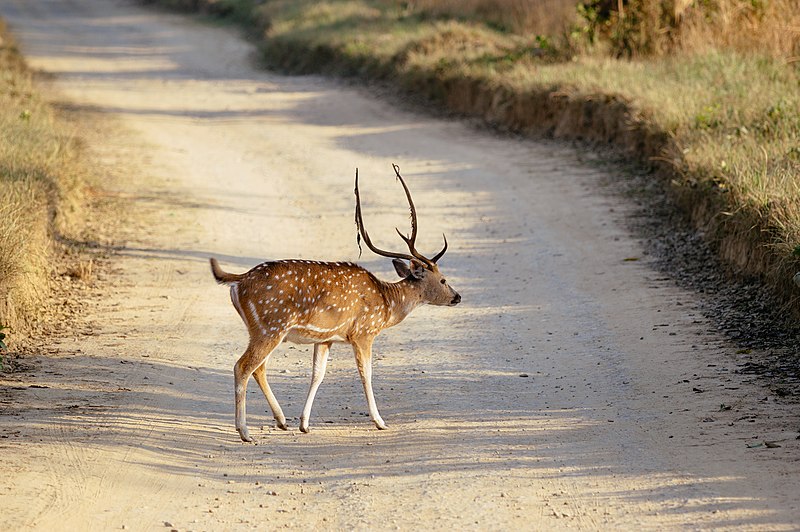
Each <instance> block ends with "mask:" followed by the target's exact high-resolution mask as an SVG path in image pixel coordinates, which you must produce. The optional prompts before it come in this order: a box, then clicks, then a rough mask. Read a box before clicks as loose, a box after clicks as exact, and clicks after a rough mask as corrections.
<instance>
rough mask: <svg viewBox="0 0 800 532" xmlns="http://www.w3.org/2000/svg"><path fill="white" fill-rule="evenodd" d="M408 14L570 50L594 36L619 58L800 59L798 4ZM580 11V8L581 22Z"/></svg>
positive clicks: (723, 2)
mask: <svg viewBox="0 0 800 532" xmlns="http://www.w3.org/2000/svg"><path fill="white" fill-rule="evenodd" d="M401 5H405V6H407V9H408V10H409V12H412V13H416V14H424V15H427V16H430V17H439V18H441V17H448V18H451V19H457V20H466V21H473V22H482V23H487V24H489V25H491V26H492V27H494V28H496V29H500V30H503V31H510V32H513V33H516V34H519V35H541V36H546V37H547V38H549V39H551V40H554V42H555V43H556V44H560V45H562V46H565V45H567V43H566V42H564V41H561V40H559V37H561V36H563V35H566V34H567V33H570V34H571V38H572V43H571V44H572V45H576V46H580V44H582V43H580V42H576V41H575V39H580V38H581V36H583V37H586V36H587V35H591V40H592V41H593V43H594V44H595V45H596V46H598V47H599V48H600V51H601V52H602V51H606V52H610V53H614V54H617V55H627V56H641V55H654V54H655V55H663V54H671V53H687V52H691V53H707V52H709V51H710V50H712V49H717V50H721V49H726V50H735V51H737V52H740V53H748V54H749V53H753V52H757V53H761V54H765V55H770V56H772V57H776V58H780V59H783V60H787V61H792V62H793V61H798V60H800V2H798V1H797V0H768V1H752V0H704V1H699V0H694V1H692V0H666V1H650V0H625V2H623V10H622V11H621V12H619V11H617V8H618V3H617V1H616V0H595V1H582V2H581V1H575V0H410V1H406V2H402V3H401ZM578 5H581V9H580V15H579V14H578V9H576V8H577V7H578Z"/></svg>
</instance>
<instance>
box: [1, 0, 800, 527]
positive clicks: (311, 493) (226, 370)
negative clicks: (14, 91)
mask: <svg viewBox="0 0 800 532" xmlns="http://www.w3.org/2000/svg"><path fill="white" fill-rule="evenodd" d="M0 12H2V13H3V16H4V17H5V18H6V19H7V20H8V22H9V23H10V26H11V28H12V30H13V31H14V32H15V34H16V36H17V38H18V39H19V41H20V43H21V46H22V49H23V51H24V52H25V54H26V56H27V57H28V58H29V60H30V61H31V63H32V64H33V66H34V67H36V68H39V69H42V70H43V71H45V72H48V73H50V74H53V81H52V83H53V87H54V90H56V91H58V94H59V95H60V96H59V98H60V99H61V101H60V104H61V106H62V108H63V109H64V110H65V112H69V113H71V114H73V115H75V116H76V117H77V118H78V119H79V120H80V122H79V123H82V124H86V125H85V126H84V127H83V128H82V129H81V131H80V132H79V133H80V134H81V136H83V137H84V138H86V139H87V145H88V146H89V149H90V150H91V152H92V156H93V157H94V158H95V160H96V161H98V163H97V164H98V169H99V170H101V171H102V173H103V174H104V175H105V180H104V183H103V184H104V187H105V190H106V193H107V194H109V195H110V196H112V197H113V198H114V200H115V201H116V202H117V203H118V204H121V205H122V206H123V208H124V214H125V223H124V224H122V225H121V226H119V227H117V226H116V225H114V224H109V227H108V228H107V230H108V231H110V232H112V233H113V234H114V235H115V243H114V244H113V245H107V244H106V245H105V247H106V248H107V249H106V250H103V251H114V257H113V259H112V260H111V261H110V263H109V264H108V266H107V268H106V270H105V271H102V270H101V272H100V273H99V274H98V275H96V276H94V280H93V283H92V286H91V288H90V289H89V294H90V295H92V297H88V298H87V297H82V298H81V300H80V304H81V305H83V306H84V307H85V308H84V309H83V313H82V317H76V318H75V320H76V321H75V322H74V323H71V324H70V325H69V326H68V327H65V328H64V329H63V330H61V331H58V332H56V333H54V334H51V335H48V336H47V337H43V338H41V339H40V348H39V350H38V352H37V353H32V354H30V355H29V356H27V357H26V358H25V359H24V361H23V362H24V365H22V366H17V369H18V371H16V372H13V373H6V374H2V375H1V377H2V381H0V385H1V386H2V387H1V388H0V413H1V414H2V417H0V449H2V456H3V460H2V461H1V462H0V472H2V474H1V475H0V503H2V507H3V512H2V514H1V515H0V529H3V530H18V529H34V530H40V529H41V530H45V529H54V528H55V529H123V528H124V529H135V530H139V529H164V528H167V529H176V530H228V529H230V530H238V529H246V528H278V527H298V528H299V527H302V528H311V527H319V528H323V529H342V528H347V529H354V528H355V529H388V528H400V529H410V528H413V529H420V528H421V529H432V528H442V527H447V528H456V527H457V528H459V529H461V528H466V529H482V530H483V529H512V528H513V529H520V528H523V529H571V528H579V529H601V528H602V529H612V528H613V529H631V528H634V527H636V528H642V529H645V530H653V529H663V528H696V529H709V528H720V529H743V530H748V529H750V530H791V529H796V526H797V523H798V522H800V508H798V501H797V496H796V494H797V493H800V475H798V472H800V461H799V460H798V458H800V440H798V439H797V437H798V428H800V423H798V415H797V406H796V404H794V403H792V402H791V401H790V400H789V399H791V397H787V396H786V395H787V394H785V393H780V392H779V391H778V390H775V389H771V388H769V387H765V386H764V383H763V382H762V381H761V377H757V376H753V375H751V374H750V373H748V372H747V369H748V368H749V367H750V366H748V364H753V361H754V360H760V359H759V358H758V355H759V353H760V351H759V349H761V347H759V346H753V345H751V344H748V343H746V342H741V341H739V340H737V339H736V338H734V337H732V336H731V335H726V334H725V333H724V331H721V330H720V329H719V328H718V327H717V326H716V325H715V322H714V321H713V320H711V319H709V318H707V317H706V316H705V314H704V312H703V309H704V307H705V306H707V301H708V300H707V299H706V300H704V299H703V298H702V297H700V296H698V294H697V293H696V291H695V290H691V289H689V288H686V287H682V286H679V285H678V283H676V282H675V281H674V279H673V278H672V277H671V276H667V275H665V274H664V273H663V272H662V271H660V270H659V264H661V261H660V260H659V259H658V258H657V255H658V254H655V253H653V252H652V248H650V247H648V244H647V242H644V241H642V239H641V238H637V237H635V233H632V232H631V230H630V228H629V226H628V223H629V222H628V220H629V216H637V213H640V212H641V211H640V209H639V208H638V207H637V206H636V202H635V201H631V200H630V199H626V198H622V197H620V195H618V194H609V193H607V188H608V187H607V184H608V183H609V182H614V181H616V180H617V178H618V176H616V175H615V172H617V171H618V170H615V169H614V168H609V167H607V166H604V165H602V164H599V162H598V160H597V156H595V155H592V154H591V153H590V152H586V151H584V150H582V149H580V148H578V149H576V148H575V147H572V146H569V145H565V144H559V143H554V142H531V141H525V140H520V139H510V138H501V137H499V136H496V135H493V134H491V133H489V132H485V131H476V130H475V129H474V128H471V127H469V126H468V125H465V124H463V123H460V122H455V121H446V120H441V119H438V118H430V117H428V116H425V115H423V114H417V113H414V112H410V111H408V110H407V109H398V108H397V107H394V106H392V105H390V104H389V103H387V101H386V100H383V99H376V98H374V97H373V96H371V95H370V94H368V93H367V92H366V91H362V90H357V89H354V88H352V87H343V86H341V85H339V84H336V83H334V82H331V81H329V80H324V79H320V78H316V77H301V78H292V77H282V76H278V75H274V74H269V73H265V72H263V71H260V70H258V69H256V68H254V67H253V66H252V63H251V54H252V50H251V48H250V45H248V44H247V43H246V42H244V41H243V40H241V39H240V38H239V37H238V36H237V35H236V34H234V33H233V32H231V31H230V30H228V29H225V28H215V27H209V26H206V25H201V24H199V23H197V22H195V21H192V20H191V19H187V18H184V17H180V16H173V15H167V14H164V13H161V12H154V11H149V10H145V9H142V8H139V7H136V6H133V5H131V4H129V3H127V2H124V1H121V0H114V1H111V2H109V1H106V0H49V1H36V2H30V1H28V0H0ZM90 124H96V126H90ZM392 162H395V163H397V164H399V165H400V167H401V169H402V171H403V174H404V176H406V178H407V180H408V182H409V186H410V187H411V189H412V192H413V193H414V197H415V201H416V204H417V209H418V212H419V216H420V237H419V240H418V247H419V248H420V249H422V250H425V251H428V252H431V251H433V250H436V249H438V248H439V246H440V239H441V232H445V233H446V234H447V235H448V241H449V242H450V250H449V251H448V253H447V255H445V257H444V258H443V259H442V260H441V261H440V265H441V267H442V270H443V272H444V273H445V274H446V275H447V278H448V281H449V282H450V284H451V285H452V286H453V287H454V288H456V289H457V290H458V291H459V292H460V293H461V295H462V297H463V302H462V303H461V305H459V306H457V307H453V308H420V309H418V310H416V311H415V312H414V313H413V314H412V315H411V316H410V317H409V318H407V319H406V321H405V322H403V323H402V324H401V325H399V326H397V327H395V328H392V329H388V330H387V331H385V332H384V333H383V334H382V335H381V336H380V337H379V338H378V340H377V342H376V345H375V353H376V360H375V362H374V365H375V375H374V380H375V392H376V398H377V401H378V406H379V408H380V409H381V413H382V416H383V418H384V419H385V420H386V422H387V423H388V424H389V426H390V429H389V430H387V431H378V430H376V429H375V427H374V425H372V424H371V423H370V421H369V419H368V418H367V417H366V402H365V399H364V397H363V391H362V390H361V384H360V381H359V380H358V377H357V373H356V370H355V364H354V362H353V357H352V354H351V353H350V350H349V349H347V348H345V347H343V346H334V349H333V351H332V360H331V363H330V364H329V369H328V375H327V377H326V380H325V382H324V383H323V385H322V387H321V388H320V391H319V393H318V395H317V400H316V402H315V405H314V411H313V413H312V418H311V427H312V432H311V433H310V434H302V433H300V432H299V430H298V428H297V427H298V416H299V414H300V412H301V409H302V405H303V401H304V399H305V394H306V391H307V386H308V384H309V380H310V360H311V353H310V350H309V349H307V348H305V347H295V346H290V345H284V346H282V347H280V348H279V349H278V350H277V352H276V353H275V354H274V355H273V357H272V359H271V361H270V366H269V368H268V375H269V379H270V382H271V383H272V385H273V389H274V391H275V393H276V395H277V397H278V399H279V401H281V404H282V406H283V408H284V411H285V412H286V413H287V416H288V417H289V425H290V428H291V430H289V431H281V430H278V429H276V428H275V427H274V421H273V420H272V416H271V414H270V413H268V412H267V411H266V410H267V405H266V401H264V399H263V396H261V392H260V391H259V390H258V389H257V387H256V386H251V387H250V392H249V394H250V396H249V397H248V406H249V411H248V414H249V416H248V420H249V423H250V431H251V434H252V435H253V436H255V437H256V438H257V444H256V445H253V444H243V443H242V442H241V441H240V440H239V437H238V435H237V434H236V431H235V430H234V426H233V378H232V366H233V363H234V362H235V360H236V358H237V357H238V356H239V355H240V354H241V353H242V352H243V350H244V347H245V346H246V343H247V337H246V332H245V330H244V327H243V326H242V324H241V321H240V320H239V318H238V316H237V315H236V312H235V310H234V309H233V307H232V305H231V303H230V300H229V297H228V293H227V290H226V289H225V288H223V287H219V286H217V285H216V284H215V283H214V281H213V279H212V277H211V274H210V272H209V269H208V262H207V260H208V257H210V256H216V257H217V258H218V259H220V261H221V262H222V264H223V266H224V267H225V268H226V269H227V270H229V271H237V272H239V271H245V270H247V269H249V268H250V267H252V266H254V265H255V264H258V263H259V262H261V261H262V260H265V259H268V258H300V259H314V260H358V261H359V262H360V263H361V264H362V265H363V266H365V267H367V268H368V269H370V270H371V271H373V272H375V273H376V274H377V275H379V276H380V277H383V278H385V279H391V278H392V277H394V272H393V269H392V267H391V263H390V261H388V260H386V259H382V258H377V257H375V256H373V255H368V254H365V255H364V256H363V257H361V258H360V259H359V257H358V247H357V245H356V241H355V227H354V224H353V199H354V198H353V195H352V186H353V175H354V170H355V167H358V168H359V175H360V178H361V188H362V195H363V196H362V197H363V201H364V209H365V221H366V223H367V225H368V227H369V229H370V232H371V235H372V237H373V238H374V239H375V240H376V244H377V245H378V246H380V247H395V246H399V245H400V244H402V243H401V242H400V241H399V239H398V238H397V236H396V235H395V234H394V231H393V230H394V227H395V226H398V227H401V228H402V227H405V226H406V225H407V223H408V221H407V211H406V207H405V205H404V202H403V196H402V190H401V189H399V185H398V184H397V183H396V182H395V180H394V179H393V173H392V170H391V166H390V164H391V163H392ZM98 246H99V247H100V248H102V247H103V246H104V244H102V243H99V244H98Z"/></svg>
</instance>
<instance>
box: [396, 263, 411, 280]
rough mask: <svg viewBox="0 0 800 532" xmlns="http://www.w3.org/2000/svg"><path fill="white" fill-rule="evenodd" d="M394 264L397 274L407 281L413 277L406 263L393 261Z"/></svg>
mask: <svg viewBox="0 0 800 532" xmlns="http://www.w3.org/2000/svg"><path fill="white" fill-rule="evenodd" d="M392 264H394V271H396V272H397V275H399V276H400V277H402V278H403V279H405V278H406V277H408V276H409V275H411V268H409V267H408V264H406V263H405V262H404V261H402V260H400V259H393V260H392Z"/></svg>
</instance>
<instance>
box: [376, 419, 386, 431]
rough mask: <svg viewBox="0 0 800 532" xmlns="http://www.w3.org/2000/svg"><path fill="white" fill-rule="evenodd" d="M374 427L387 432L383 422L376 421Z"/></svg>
mask: <svg viewBox="0 0 800 532" xmlns="http://www.w3.org/2000/svg"><path fill="white" fill-rule="evenodd" d="M375 426H376V427H378V430H389V425H387V424H386V423H384V422H383V421H376V422H375Z"/></svg>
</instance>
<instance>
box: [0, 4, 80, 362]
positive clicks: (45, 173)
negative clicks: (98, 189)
mask: <svg viewBox="0 0 800 532" xmlns="http://www.w3.org/2000/svg"><path fill="white" fill-rule="evenodd" d="M33 78H34V75H33V73H32V72H31V70H30V69H29V68H28V66H27V65H26V63H25V61H24V59H23V58H22V57H21V55H20V54H19V52H18V51H17V48H16V45H15V44H14V41H13V40H12V38H11V37H10V35H9V33H8V31H7V29H6V27H5V24H4V23H3V21H2V20H0V325H2V326H4V327H7V328H8V330H6V333H7V334H8V339H7V340H6V343H8V344H9V346H10V347H14V346H15V345H19V341H23V340H24V338H26V337H28V336H30V335H31V334H35V331H36V330H37V328H38V327H39V326H40V325H41V324H42V322H43V320H45V316H50V317H51V318H52V316H53V315H54V314H53V312H52V311H53V308H52V307H53V306H54V305H55V303H53V302H52V301H50V298H51V296H52V295H53V293H54V290H55V289H56V288H58V287H59V286H62V285H63V284H64V283H72V282H73V281H78V282H85V281H87V280H88V279H89V278H90V277H91V275H92V262H91V261H87V260H83V259H82V256H81V254H80V253H79V249H80V248H81V246H82V244H81V234H82V232H83V229H84V228H85V226H86V222H87V217H88V216H91V211H90V210H89V209H87V208H86V205H87V203H86V183H87V176H88V175H89V171H88V164H87V163H86V161H85V160H84V159H83V158H82V153H81V148H80V143H79V141H78V139H77V137H76V136H75V135H74V134H73V131H72V130H73V127H72V126H70V125H69V124H68V123H67V122H66V121H65V120H63V119H61V118H59V117H58V116H57V114H56V112H55V111H54V109H53V107H52V106H51V105H50V104H48V102H47V101H46V99H45V98H44V97H43V96H42V95H41V93H40V92H39V91H38V89H37V87H36V83H35V81H34V79H33Z"/></svg>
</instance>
